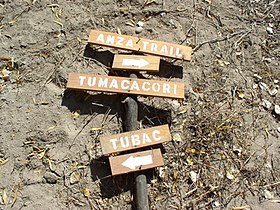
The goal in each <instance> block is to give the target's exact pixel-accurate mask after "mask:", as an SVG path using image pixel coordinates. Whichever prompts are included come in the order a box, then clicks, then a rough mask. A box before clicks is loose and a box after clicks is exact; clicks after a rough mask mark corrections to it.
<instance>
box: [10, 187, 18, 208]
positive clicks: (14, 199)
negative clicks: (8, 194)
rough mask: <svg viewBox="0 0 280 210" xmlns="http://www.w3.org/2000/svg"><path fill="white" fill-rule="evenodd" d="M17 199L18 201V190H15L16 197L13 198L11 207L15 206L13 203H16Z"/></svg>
mask: <svg viewBox="0 0 280 210" xmlns="http://www.w3.org/2000/svg"><path fill="white" fill-rule="evenodd" d="M16 201H17V190H15V191H14V198H13V201H12V205H11V207H13V205H14V204H15V202H16Z"/></svg>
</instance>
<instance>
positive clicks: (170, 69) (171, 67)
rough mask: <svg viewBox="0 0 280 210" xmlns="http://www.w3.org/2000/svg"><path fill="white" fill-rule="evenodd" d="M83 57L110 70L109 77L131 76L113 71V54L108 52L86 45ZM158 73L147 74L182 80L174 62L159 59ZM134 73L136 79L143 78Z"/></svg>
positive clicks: (181, 75) (127, 72)
mask: <svg viewBox="0 0 280 210" xmlns="http://www.w3.org/2000/svg"><path fill="white" fill-rule="evenodd" d="M120 54H123V55H125V54H126V55H132V53H120ZM134 54H135V55H143V54H142V53H135V52H134ZM84 57H86V58H90V59H94V60H96V61H98V62H99V63H101V64H103V65H105V66H106V67H107V68H109V69H110V73H109V75H115V76H116V74H117V75H118V76H128V75H129V74H131V70H130V71H113V70H112V69H111V68H112V65H113V61H114V53H112V52H111V51H109V50H102V51H100V50H96V49H93V48H92V47H91V46H90V45H86V47H85V51H84ZM159 69H160V70H159V71H158V72H147V73H148V74H151V75H156V76H159V77H164V78H168V79H169V78H179V79H182V78H183V67H182V66H179V65H175V64H174V62H169V61H167V60H163V59H160V66H159ZM134 72H136V74H137V76H138V78H144V77H143V76H142V75H141V74H140V73H137V71H134Z"/></svg>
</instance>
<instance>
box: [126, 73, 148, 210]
mask: <svg viewBox="0 0 280 210" xmlns="http://www.w3.org/2000/svg"><path fill="white" fill-rule="evenodd" d="M129 77H131V78H137V76H136V75H135V74H130V76H129ZM123 103H124V104H125V110H126V117H125V129H126V131H133V130H137V129H138V122H137V117H138V104H137V100H136V96H127V97H126V99H125V100H124V101H123ZM135 185H136V190H135V201H136V208H137V210H149V199H148V189H147V178H146V175H145V174H144V172H137V173H135Z"/></svg>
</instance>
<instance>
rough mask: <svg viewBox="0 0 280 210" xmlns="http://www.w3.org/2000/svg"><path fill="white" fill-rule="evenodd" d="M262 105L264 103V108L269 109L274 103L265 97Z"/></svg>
mask: <svg viewBox="0 0 280 210" xmlns="http://www.w3.org/2000/svg"><path fill="white" fill-rule="evenodd" d="M262 105H263V107H264V108H266V109H269V108H270V107H271V105H272V104H271V102H269V101H268V100H266V99H263V100H262Z"/></svg>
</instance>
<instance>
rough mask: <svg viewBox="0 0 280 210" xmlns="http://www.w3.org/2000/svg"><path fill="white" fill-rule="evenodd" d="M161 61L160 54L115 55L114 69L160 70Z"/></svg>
mask: <svg viewBox="0 0 280 210" xmlns="http://www.w3.org/2000/svg"><path fill="white" fill-rule="evenodd" d="M159 63H160V58H159V57H158V56H144V55H115V56H114V61H113V65H112V69H113V70H129V71H137V70H138V71H150V72H152V71H153V72H157V71H159Z"/></svg>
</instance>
